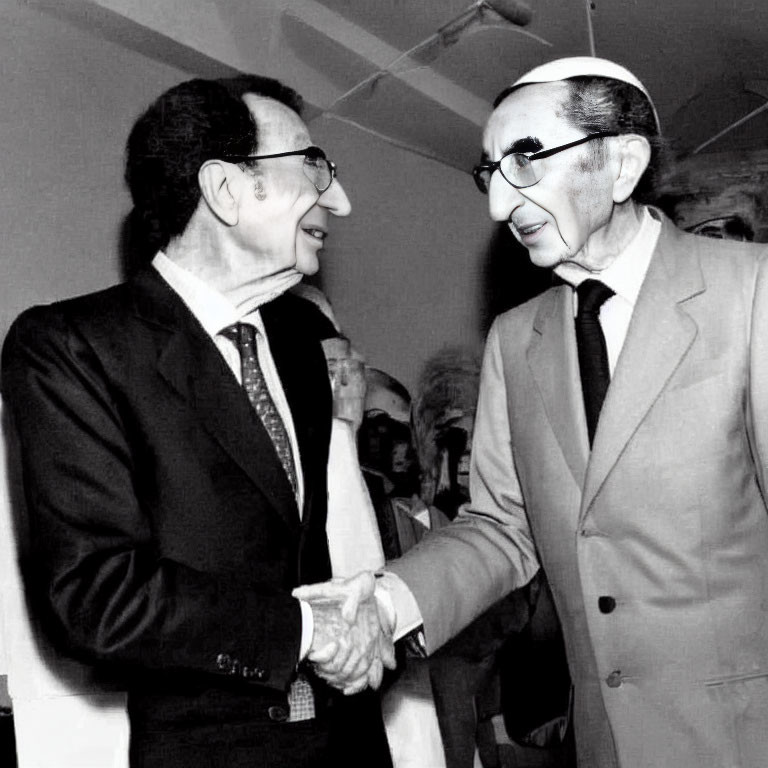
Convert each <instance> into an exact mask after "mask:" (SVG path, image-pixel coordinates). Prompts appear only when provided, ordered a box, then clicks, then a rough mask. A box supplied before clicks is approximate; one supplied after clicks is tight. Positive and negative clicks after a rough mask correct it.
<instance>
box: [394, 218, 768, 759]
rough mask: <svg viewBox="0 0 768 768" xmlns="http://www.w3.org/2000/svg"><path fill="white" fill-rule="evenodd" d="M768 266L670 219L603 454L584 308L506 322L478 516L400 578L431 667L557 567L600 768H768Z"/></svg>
mask: <svg viewBox="0 0 768 768" xmlns="http://www.w3.org/2000/svg"><path fill="white" fill-rule="evenodd" d="M655 215H657V216H660V215H661V214H658V212H657V213H656V214H655ZM767 259H768V250H767V249H765V248H760V247H756V246H749V245H743V244H735V243H732V242H729V243H724V242H722V241H715V240H709V239H706V238H702V237H696V236H692V235H687V234H684V233H681V232H680V231H678V230H677V229H676V228H675V227H674V226H673V225H672V224H671V223H670V222H669V221H668V220H666V219H664V220H663V226H662V232H661V235H660V237H659V241H658V243H657V246H656V249H655V251H654V254H653V258H652V260H651V264H650V267H649V269H648V273H647V275H646V278H645V282H644V284H643V287H642V289H641V291H640V295H639V297H638V301H637V304H636V306H635V310H634V314H633V317H632V321H631V324H630V327H629V331H628V335H627V338H626V341H625V344H624V347H623V350H622V352H621V355H620V358H619V360H618V363H617V366H616V370H615V372H614V376H613V379H612V381H611V385H610V388H609V390H608V394H607V397H606V400H605V403H604V406H603V410H602V415H601V418H600V423H599V426H598V430H597V433H596V436H595V440H594V445H593V449H592V451H591V453H590V450H589V445H588V440H587V431H586V422H585V417H584V407H583V402H582V397H581V388H580V380H579V373H578V360H577V353H576V342H575V333H574V324H573V309H572V306H573V305H572V296H573V294H572V289H571V288H570V287H568V286H559V287H555V288H552V289H550V290H549V291H547V292H546V293H544V294H542V295H541V296H539V297H537V298H535V299H533V300H532V301H530V302H528V303H527V304H524V305H522V306H520V307H517V308H515V309H513V310H511V311H509V312H507V313H505V314H504V315H502V316H501V317H499V318H498V319H497V321H496V322H495V324H494V326H493V328H492V329H491V332H490V335H489V338H488V342H487V347H486V354H485V361H484V366H483V373H482V379H481V389H480V400H479V404H478V414H477V421H476V427H475V441H474V446H473V454H472V460H473V469H472V488H471V492H472V509H471V511H468V512H466V513H464V514H463V515H462V516H461V518H460V519H459V520H457V522H455V523H454V524H452V525H451V526H448V527H447V528H445V529H443V530H441V531H438V532H436V533H435V534H434V535H431V536H429V537H427V539H426V540H425V541H423V542H422V544H421V545H419V546H418V547H417V548H416V549H415V550H413V551H412V552H411V553H409V554H408V555H406V556H405V557H404V558H402V559H401V560H400V561H398V562H397V563H395V564H393V566H392V570H393V571H395V573H397V574H398V575H399V576H400V577H401V578H403V579H404V580H405V582H406V583H407V584H408V586H409V587H410V588H411V590H412V591H413V593H414V595H415V596H416V600H417V602H418V604H419V608H420V610H421V612H422V615H423V618H424V626H425V634H426V638H427V644H428V648H429V649H430V650H432V649H434V648H436V647H439V646H440V645H441V644H442V643H443V642H445V641H446V640H447V639H448V638H449V637H451V636H452V635H453V634H455V633H456V632H457V631H458V630H459V629H460V628H461V627H462V626H464V625H465V624H466V623H468V622H469V621H470V620H471V619H472V618H473V617H474V616H475V615H477V614H479V613H480V612H481V611H482V610H484V609H485V608H486V607H487V606H488V605H490V604H491V603H493V602H494V601H495V600H497V599H499V597H501V596H502V595H503V594H505V593H506V592H508V591H509V590H510V589H512V588H515V587H518V586H520V585H522V584H524V583H525V582H527V581H528V580H529V579H530V578H531V576H532V575H533V574H534V573H535V571H536V569H537V568H538V566H539V563H541V565H543V567H544V569H545V570H546V572H547V575H548V577H549V581H550V584H551V587H552V592H553V595H554V599H555V603H556V606H557V609H558V612H559V614H560V618H561V621H562V624H563V630H564V634H565V640H566V646H567V653H568V659H569V664H570V667H571V675H572V678H573V681H574V696H575V698H574V721H575V728H576V739H577V750H578V755H579V765H580V766H582V767H583V768H608V767H609V766H610V767H615V766H620V767H621V768H666V767H672V766H674V768H704V766H707V767H709V766H729V768H730V767H735V766H739V767H740V768H757V767H758V766H764V765H768V517H767V516H766V483H767V482H768V476H767V473H766V461H768V266H767V264H766V260H767ZM601 598H603V599H602V600H601ZM606 598H609V599H606Z"/></svg>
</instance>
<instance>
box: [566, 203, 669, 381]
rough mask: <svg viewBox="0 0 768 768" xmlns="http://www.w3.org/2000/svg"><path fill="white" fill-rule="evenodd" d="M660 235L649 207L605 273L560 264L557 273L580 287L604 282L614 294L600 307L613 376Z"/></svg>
mask: <svg viewBox="0 0 768 768" xmlns="http://www.w3.org/2000/svg"><path fill="white" fill-rule="evenodd" d="M660 232H661V222H660V221H658V220H657V219H655V218H654V217H653V215H652V214H651V213H650V211H649V210H648V208H644V209H643V214H642V220H641V221H640V228H639V229H638V231H637V233H636V234H635V236H634V237H633V238H632V240H631V241H630V243H629V245H628V246H627V247H626V248H625V249H624V250H623V251H622V252H621V253H620V254H619V255H618V256H617V257H616V258H615V259H614V260H613V261H612V262H611V264H610V266H608V267H607V268H606V269H604V270H603V271H602V272H597V273H590V272H587V271H586V270H583V269H581V268H580V267H575V266H573V265H571V264H561V265H560V266H558V267H556V268H555V274H556V275H557V276H558V277H561V278H562V279H563V280H565V282H567V283H570V285H572V286H573V287H574V288H577V287H578V286H579V285H580V284H581V283H582V282H583V281H584V280H586V279H588V278H592V279H594V280H600V282H602V283H605V285H607V286H608V287H609V288H610V289H611V290H612V291H613V292H614V295H613V296H611V298H610V299H608V300H607V301H606V302H605V303H604V304H603V305H602V307H600V327H601V328H602V330H603V336H605V346H606V348H607V351H608V367H609V369H610V372H611V376H613V372H614V370H616V363H617V362H618V359H619V353H620V352H621V348H622V347H623V346H624V340H625V339H626V338H627V330H628V329H629V321H630V320H631V319H632V313H633V312H634V310H635V304H636V302H637V296H638V294H639V293H640V288H641V286H642V284H643V280H644V279H645V273H646V272H647V271H648V265H649V264H650V263H651V256H652V255H653V249H654V248H655V247H656V241H657V240H658V239H659V233H660ZM578 304H579V297H578V295H577V293H576V291H574V292H573V316H574V317H576V312H577V311H578Z"/></svg>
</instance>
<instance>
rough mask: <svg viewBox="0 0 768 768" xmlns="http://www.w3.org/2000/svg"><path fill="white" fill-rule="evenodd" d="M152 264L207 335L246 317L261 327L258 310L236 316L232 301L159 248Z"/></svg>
mask: <svg viewBox="0 0 768 768" xmlns="http://www.w3.org/2000/svg"><path fill="white" fill-rule="evenodd" d="M152 266H153V267H154V268H155V269H156V270H157V271H158V273H159V274H160V276H161V277H162V278H163V280H165V282H166V283H168V285H170V286H171V288H172V289H173V290H174V291H175V292H176V293H177V294H178V295H179V297H180V298H181V300H182V301H183V302H184V303H185V304H186V305H187V308H188V309H189V311H190V312H191V313H192V314H193V315H194V316H195V318H196V319H197V321H198V322H199V323H200V325H202V326H203V328H204V329H205V332H206V333H207V334H208V335H209V336H211V337H214V336H216V335H217V334H218V333H220V332H221V331H222V330H223V329H224V328H226V327H227V326H229V325H232V324H234V323H237V322H239V321H241V320H244V319H246V318H247V320H248V321H249V322H251V323H252V324H253V325H256V326H257V327H258V328H259V329H260V330H263V328H262V327H261V326H262V324H261V322H259V321H260V319H261V318H260V315H259V313H258V310H256V311H255V312H251V313H249V314H248V315H245V316H242V315H240V313H239V312H238V310H237V308H236V307H235V305H234V304H232V303H231V302H230V301H228V300H227V299H226V298H225V297H224V296H222V295H221V294H220V293H219V292H218V291H215V290H214V289H213V288H211V287H210V286H209V285H207V284H206V283H205V282H203V281H202V280H201V279H200V278H199V277H197V276H195V275H193V274H192V273H191V272H189V271H188V270H186V269H184V268H183V267H180V266H179V265H178V264H176V262H174V261H172V260H171V259H169V258H168V257H167V256H166V255H165V254H164V253H163V252H162V251H158V252H157V254H156V255H155V258H154V259H153V260H152Z"/></svg>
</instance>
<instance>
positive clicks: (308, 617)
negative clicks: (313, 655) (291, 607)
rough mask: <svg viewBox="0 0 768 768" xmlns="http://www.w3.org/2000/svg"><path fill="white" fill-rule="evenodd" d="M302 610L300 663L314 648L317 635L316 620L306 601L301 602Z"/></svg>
mask: <svg viewBox="0 0 768 768" xmlns="http://www.w3.org/2000/svg"><path fill="white" fill-rule="evenodd" d="M299 607H300V608H301V645H300V646H299V661H304V659H306V658H307V656H308V655H309V649H310V648H311V647H312V637H313V636H314V634H315V620H314V618H313V617H312V608H311V607H310V605H309V603H308V602H306V601H305V600H299Z"/></svg>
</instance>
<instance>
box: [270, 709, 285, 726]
mask: <svg viewBox="0 0 768 768" xmlns="http://www.w3.org/2000/svg"><path fill="white" fill-rule="evenodd" d="M267 714H268V715H269V719H270V720H273V721H274V722H276V723H284V722H285V721H286V720H287V719H288V710H287V709H286V708H285V707H277V706H275V707H270V708H269V709H268V710H267Z"/></svg>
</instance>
